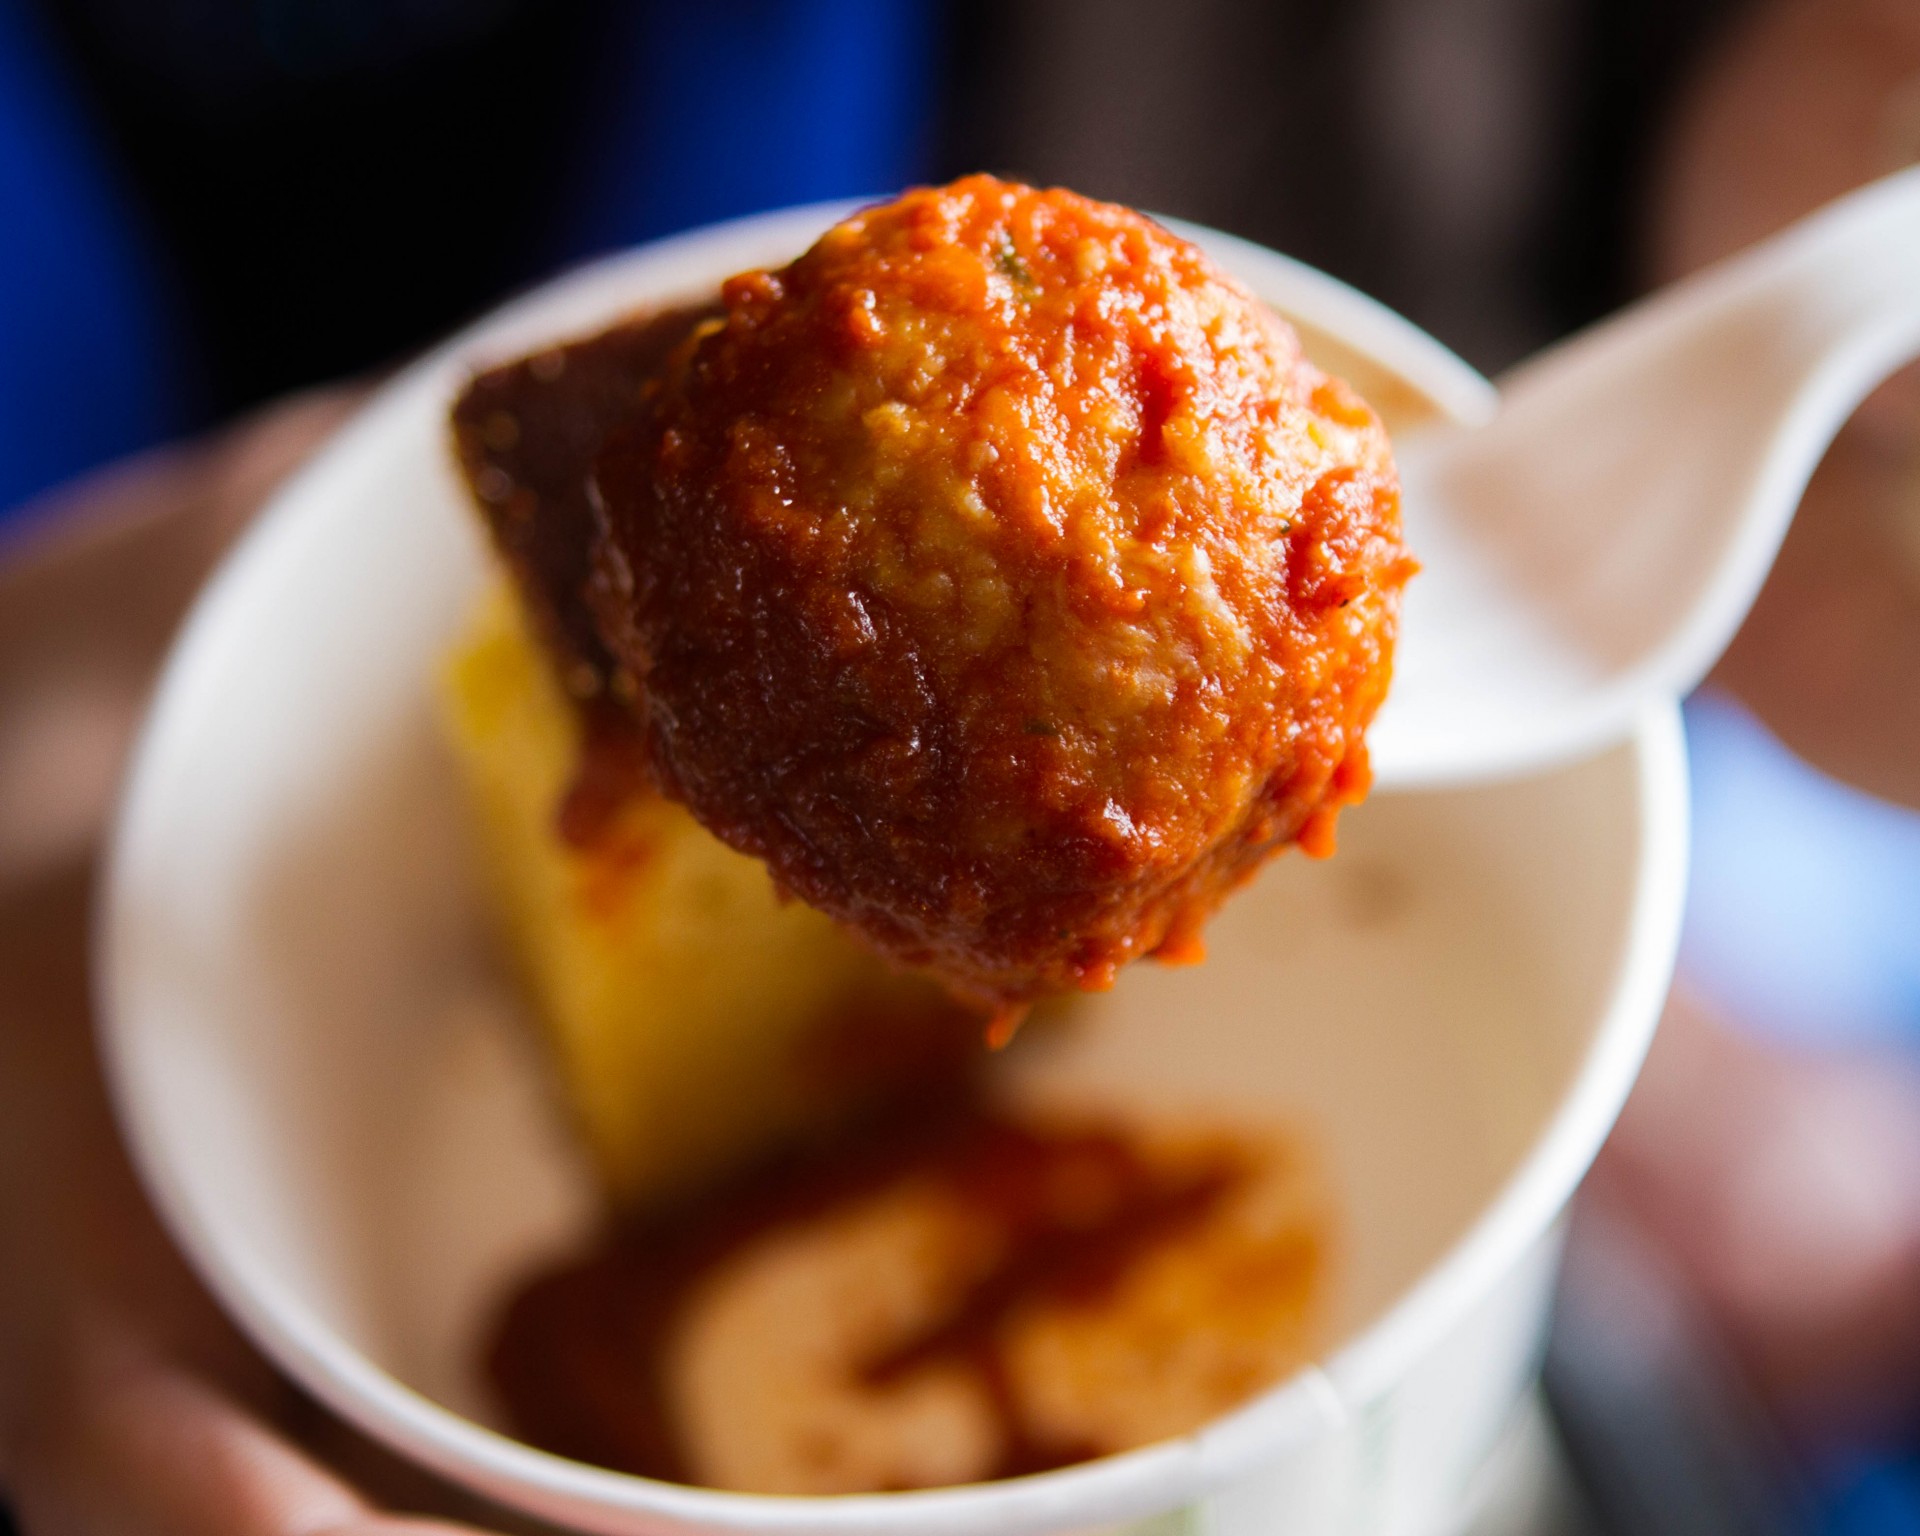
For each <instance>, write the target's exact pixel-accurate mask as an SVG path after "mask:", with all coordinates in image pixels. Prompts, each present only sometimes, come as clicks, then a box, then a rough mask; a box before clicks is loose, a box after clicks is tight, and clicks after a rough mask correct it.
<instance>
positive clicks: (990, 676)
mask: <svg viewBox="0 0 1920 1536" xmlns="http://www.w3.org/2000/svg"><path fill="white" fill-rule="evenodd" d="M653 390H654V393H653V395H652V398H651V400H650V402H649V404H648V406H647V408H646V409H645V410H644V411H643V412H642V413H641V414H640V415H639V416H638V417H637V418H636V419H635V420H634V421H632V422H631V423H630V424H629V425H628V426H626V427H625V428H624V429H623V430H622V431H620V432H618V433H616V434H615V435H614V437H613V438H612V440H611V441H610V442H609V443H608V445H607V447H606V448H605V450H604V451H603V452H602V454H601V456H600V459H599V461H598V463H597V465H596V468H595V480H594V490H595V495H596V497H597V499H598V504H599V506H600V509H601V514H602V519H603V527H602V536H601V539H600V542H599V546H598V548H597V551H596V556H595V560H596V566H595V578H594V589H595V590H594V602H595V605H596V610H597V612H598V614H599V617H600V623H601V630H602V634H603V636H604V637H605V639H606V641H607V643H608V645H609V647H610V649H611V650H612V652H613V654H614V656H615V657H616V658H617V660H618V661H619V662H620V663H622V664H623V665H624V666H625V667H626V668H627V669H629V671H630V674H631V677H630V681H631V683H632V684H633V687H634V692H635V696H636V698H637V700H638V704H639V709H640V713H641V723H642V728H643V730H644V734H645V750H646V752H647V754H648V757H649V760H650V762H651V766H652V770H653V772H654V774H655V775H656V777H657V779H658V781H659V783H660V785H661V786H662V788H663V789H664V790H665V791H666V792H667V793H668V794H670V795H672V796H674V797H676V798H678V799H680V800H683V801H684V802H685V803H686V804H687V806H688V807H689V808H690V809H691V810H692V812H693V814H694V815H695V817H697V818H698V819H699V820H700V821H701V822H702V823H704V824H705V825H706V826H707V827H708V828H709V829H710V830H711V831H713V832H714V833H716V834H717V835H718V836H719V837H721V838H722V839H724V840H725V841H726V842H728V843H730V844H732V845H733V846H734V847H736V848H739V849H742V850H744V851H747V852H749V853H752V854H754V855H757V856H758V857H759V858H761V859H763V860H764V861H765V862H766V864H767V865H768V866H769V868H770V869H771V870H772V872H773V875H774V878H775V880H776V881H777V882H778V884H779V885H780V886H781V888H782V889H784V890H785V891H787V892H789V893H790V894H792V895H795V896H797V897H799V898H800V899H802V900H804V901H806V902H808V903H810V904H812V905H814V906H816V907H819V908H821V909H822V910H824V911H826V912H828V913H830V914H832V915H834V916H835V917H837V918H840V919H841V920H843V921H844V922H846V923H848V924H850V925H852V926H853V927H854V928H855V929H857V930H858V931H859V932H860V933H862V934H863V935H864V936H865V937H866V938H867V939H868V940H869V942H871V943H872V944H873V945H875V946H876V947H877V948H878V949H880V950H881V951H882V952H883V953H885V954H887V955H889V956H891V957H893V958H894V959H896V960H898V961H900V962H902V963H904V964H906V965H909V966H915V967H923V968H926V969H929V970H931V971H933V972H934V973H936V974H937V975H939V976H940V977H941V978H943V979H944V980H945V981H946V982H947V983H948V984H949V985H950V986H951V987H952V988H953V989H954V990H955V991H956V992H958V993H960V994H961V995H964V996H968V997H972V998H975V999H979V1000H981V1001H983V1002H984V1003H986V1004H988V1005H990V1006H993V1007H995V1008H998V1009H1000V1010H1001V1011H1002V1013H1003V1015H1007V1016H1013V1015H1015V1014H1017V1010H1018V1009H1019V1007H1020V1006H1021V1005H1022V1004H1024V1003H1025V1002H1027V1001H1030V1000H1032V999H1034V998H1036V997H1038V996H1040V995H1042V994H1045V993H1049V992H1055V991H1061V990H1068V989H1075V988H1103V987H1106V986H1108V985H1110V984H1111V981H1112V979H1113V976H1114V973H1115V971H1116V970H1117V968H1118V967H1120V966H1121V965H1123V964H1125V963H1126V962H1127V961H1129V960H1131V959H1133V958H1135V957H1136V956H1139V955H1143V954H1154V953H1157V954H1160V955H1161V956H1163V957H1166V958H1192V957H1194V956H1195V955H1196V954H1197V951H1198V935H1199V930H1200V927H1201V925H1202V923H1203V922H1204V921H1205V919H1206V918H1207V916H1208V915H1209V914H1210V913H1211V912H1212V911H1213V910H1214V908H1215V907H1216V906H1217V905H1218V904H1219V902H1220V901H1221V899H1222V898H1223V897H1224V896H1225V895H1226V894H1227V893H1228V892H1229V891H1230V890H1231V889H1232V888H1233V887H1234V886H1235V885H1237V884H1238V883H1240V882H1242V881H1243V880H1245V879H1246V878H1247V877H1248V876H1249V875H1250V874H1251V873H1252V872H1253V871H1254V870H1255V869H1256V868H1257V867H1258V866H1259V865H1260V863H1261V862H1262V861H1263V860H1265V859H1266V858H1268V857H1269V856H1270V855H1272V854H1273V853H1275V852H1276V851H1278V850H1280V849H1282V848H1284V847H1286V846H1287V845H1289V844H1291V843H1298V844H1300V845H1301V846H1302V847H1304V848H1305V849H1306V850H1307V851H1308V852H1310V853H1320V852H1325V851H1329V850H1330V849H1331V846H1332V835H1333V824H1334V817H1335V815H1336V814H1337V812H1338V810H1339V808H1340V807H1341V806H1342V805H1343V804H1348V803H1351V802H1353V801H1355V800H1358V799H1359V798H1361V797H1362V796H1363V795H1364V793H1365V791H1366V787H1367V782H1368V772H1367V766H1366V751H1365V746H1364V744H1363V740H1362V735H1363V732H1364V730H1365V728H1366V725H1367V722H1368V720H1369V719H1370V718H1371V717H1372V715H1373V713H1374V710H1375V708H1376V707H1377V706H1378V704H1379V703H1380V700H1381V698H1382V696H1383V695H1384V693H1385V691H1386V687H1387V680H1388V674H1389V670H1390V666H1391V652H1392V645H1393V634H1394V626H1395V621H1396V616H1397V611H1398V600H1399V592H1400V588H1401V586H1402V585H1403V583H1404V582H1405V580H1406V578H1407V577H1408V575H1409V574H1410V573H1411V571H1412V570H1413V564H1412V562H1411V561H1410V560H1409V558H1408V556H1407V554H1406V552H1405V550H1404V548H1403V547H1402V545H1401V542H1400V513H1399V493H1398V485H1397V481H1396V478H1395V474H1394V469H1393V464H1392V460H1391V457H1390V455H1389V451H1388V445H1387V439H1386V435H1385V432H1384V430H1383V429H1382V428H1381V426H1380V423H1379V421H1378V420H1377V419H1376V417H1375V416H1374V415H1373V413H1372V412H1371V411H1370V410H1369V409H1368V407H1367V406H1366V405H1365V404H1364V403H1363V402H1362V401H1361V400H1360V399H1359V398H1358V397H1357V396H1356V395H1355V394H1354V393H1353V392H1352V391H1350V390H1349V389H1348V388H1347V387H1346V386H1345V385H1343V384H1341V383H1340V382H1339V381H1338V380H1335V379H1332V378H1329V377H1328V376H1326V375H1325V374H1323V373H1321V372H1319V371H1318V370H1317V369H1315V368H1314V367H1313V366H1312V365H1311V364H1309V363H1308V362H1307V361H1306V360H1305V359H1304V357H1303V356H1302V354H1301V351H1300V347H1299V343H1298V341H1297V339H1296V338H1295V336H1294V335H1293V333H1292V331H1291V330H1290V328H1289V327H1288V326H1287V325H1286V324H1285V323H1284V322H1283V321H1282V320H1280V319H1279V318H1278V317H1277V316H1276V315H1274V314H1273V313H1272V312H1271V311H1270V310H1268V309H1267V308H1266V307H1265V306H1263V305H1262V304H1261V303H1260V302H1259V301H1258V300H1256V299H1255V298H1254V297H1253V296H1252V295H1251V294H1249V293H1248V292H1247V291H1246V290H1245V289H1244V288H1242V287H1241V286H1240V285H1239V284H1238V283H1236V282H1235V281H1234V280H1233V279H1231V278H1229V277H1227V276H1226V275H1225V274H1224V273H1222V272H1221V271H1220V270H1219V269H1218V268H1217V267H1216V266H1215V265H1214V264H1213V263H1212V261H1211V260H1209V259H1208V257H1207V256H1206V255H1205V254H1203V253H1202V252H1201V251H1200V250H1198V249H1197V248H1196V247H1194V246H1193V245H1191V244H1190V243H1188V242H1187V241H1185V240H1182V239H1180V238H1178V237H1177V236H1175V235H1173V234H1172V233H1170V232H1169V231H1167V230H1165V229H1163V228H1161V227H1160V226H1159V225H1157V224H1155V223H1153V222H1152V221H1151V220H1149V219H1147V218H1144V217H1142V216H1141V215H1139V214H1137V213H1134V212H1131V211H1129V210H1127V209H1124V208H1119V207H1115V206H1112V205H1110V204H1105V203H1098V202H1094V201H1091V200H1089V199H1087V198H1084V197H1080V196H1077V195H1075V194H1073V193H1071V192H1066V191H1060V190H1051V191H1039V190H1035V189H1034V188H1031V187H1025V186H1020V185H1016V184H1012V183H1007V182H1002V181H998V180H995V179H993V178H990V177H985V176H978V177H971V178H968V179H966V180H963V181H959V182H955V183H953V184H952V185H949V186H946V187H941V188H932V189H920V190H916V191H912V192H909V193H907V194H906V195H905V196H903V197H901V198H899V199H898V200H896V201H894V202H891V203H887V204H884V205H881V206H878V207H874V208H870V209H867V210H866V211H864V212H861V213H858V214H855V215H854V216H853V217H851V218H849V219H847V220H846V221H845V222H844V223H842V224H839V225H838V226H836V227H835V228H833V229H832V230H830V231H828V232H827V233H826V234H825V235H823V236H822V237H821V239H820V240H819V242H818V243H817V244H816V245H814V247H813V248H812V249H811V250H809V251H807V252H806V253H805V254H804V255H802V256H801V257H800V258H799V259H797V260H796V261H794V262H793V263H792V264H791V265H790V266H787V267H785V268H782V269H780V270H778V271H760V272H749V273H745V274H742V275H741V276H738V277H735V278H733V279H732V280H730V281H729V282H727V283H726V284H725V285H724V288H723V290H722V294H721V307H720V311H719V313H718V314H717V315H715V316H713V317H712V318H709V319H707V320H706V321H704V322H703V323H702V324H701V325H699V326H698V327H696V329H695V330H694V331H693V332H692V334H691V335H690V336H689V337H688V338H687V339H686V340H685V341H684V342H683V343H682V344H681V346H680V347H679V348H678V349H677V350H676V351H675V352H674V353H673V354H672V355H671V356H670V357H669V359H668V361H667V363H666V365H665V367H664V368H663V370H662V373H661V375H660V377H659V378H658V379H657V380H656V381H655V383H654V386H653Z"/></svg>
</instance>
